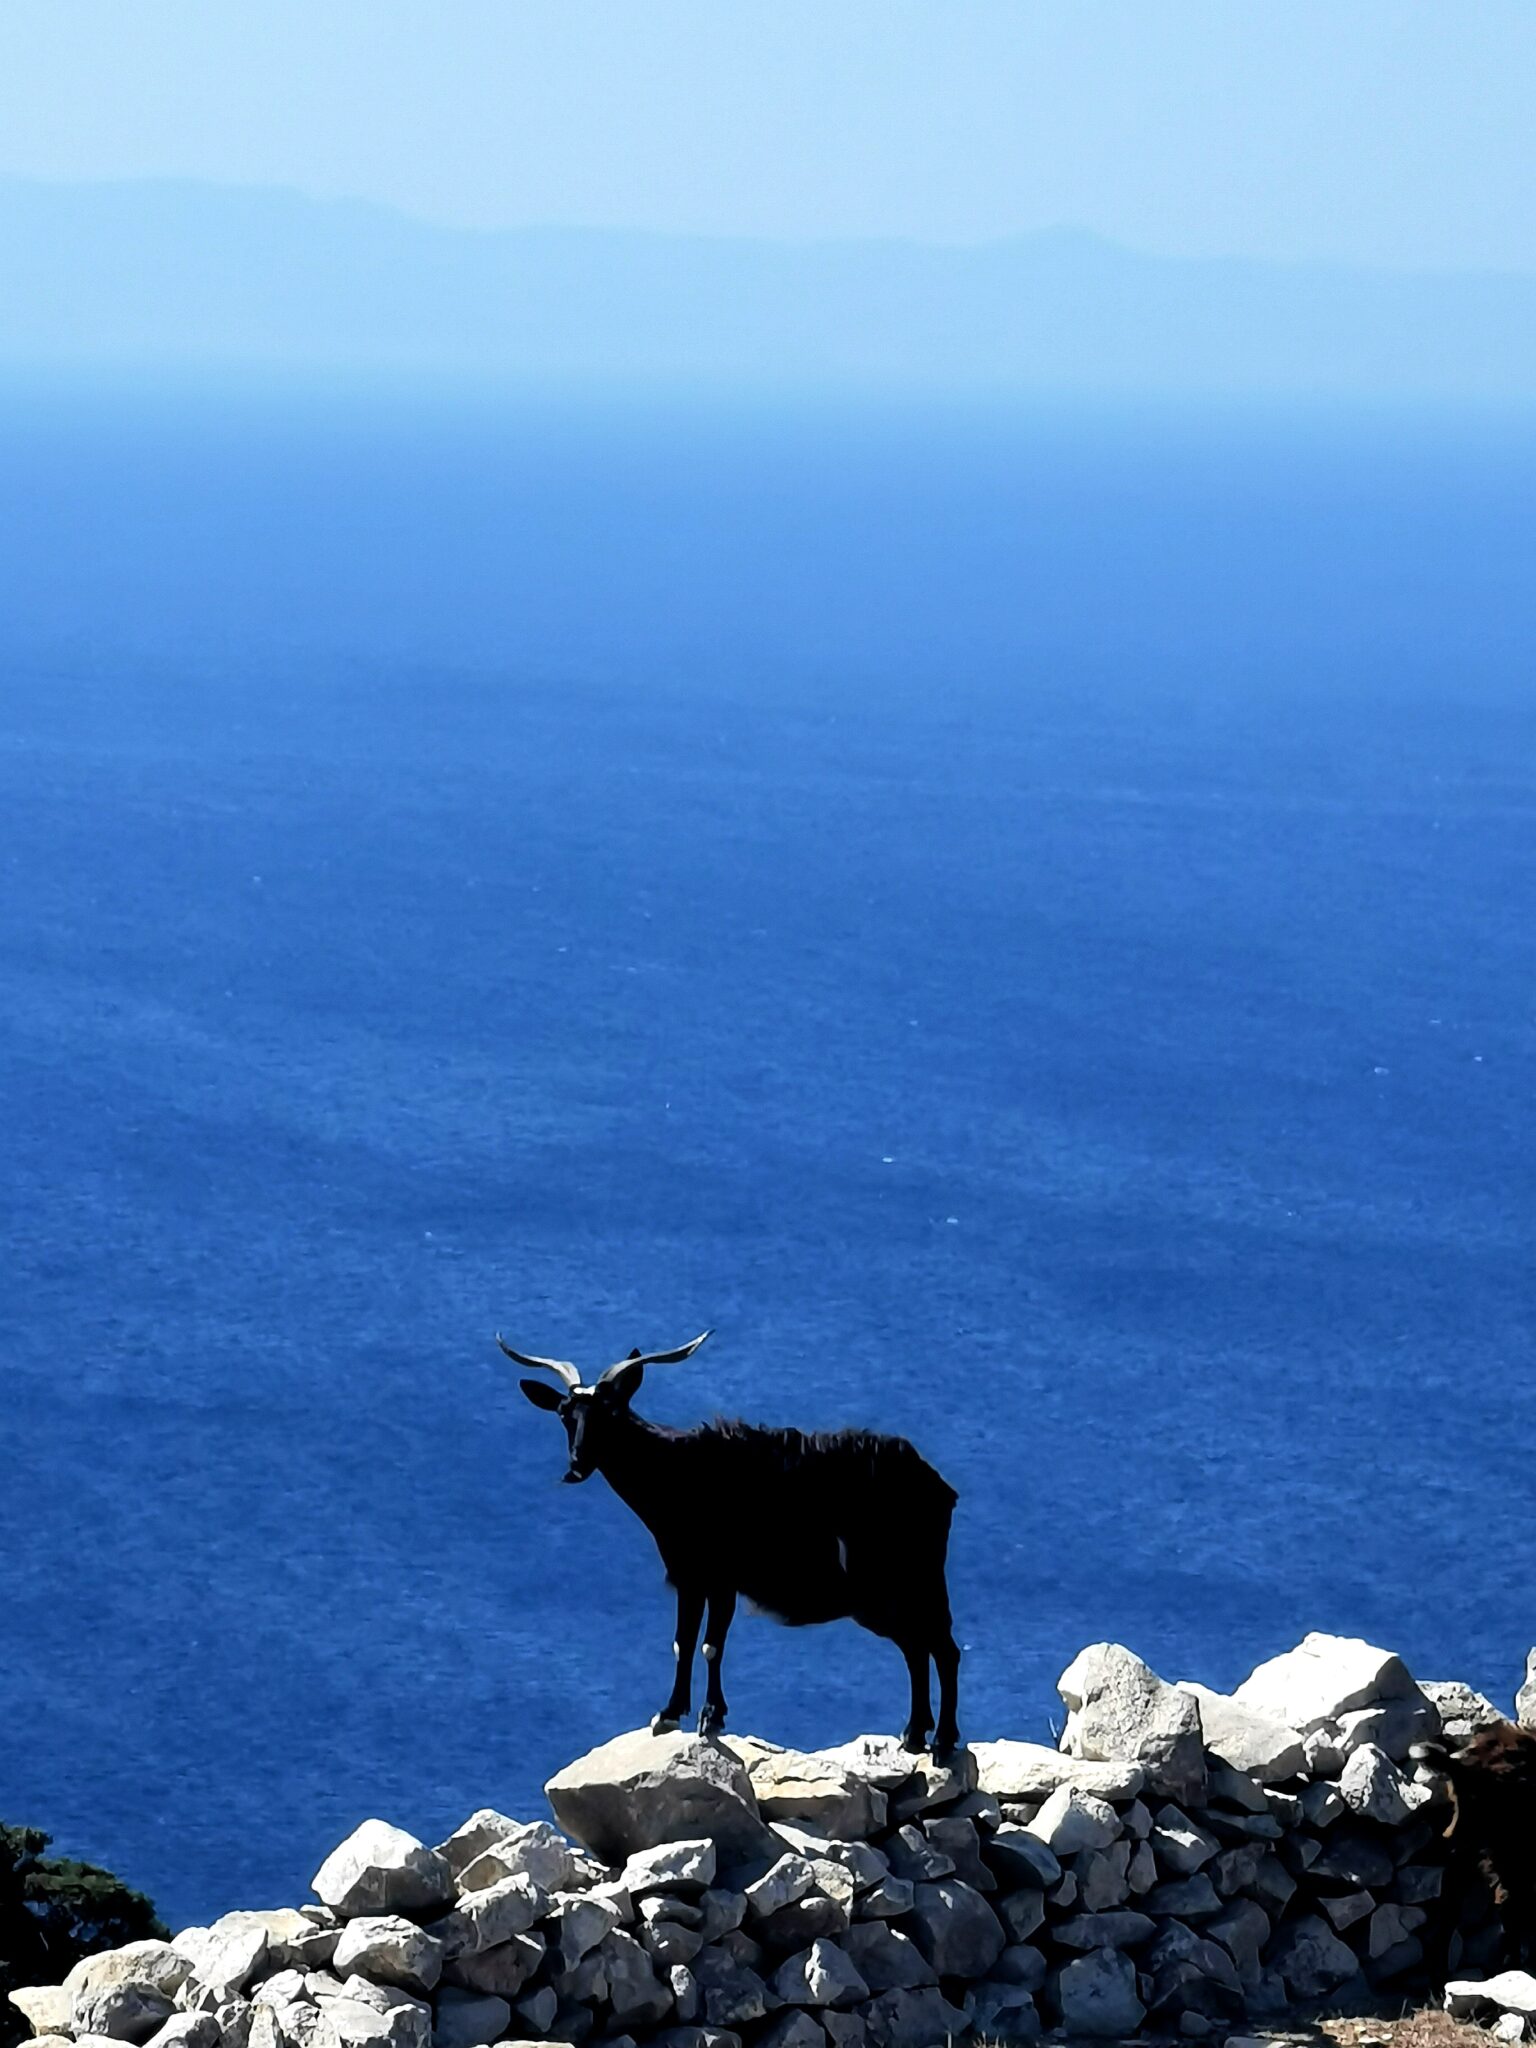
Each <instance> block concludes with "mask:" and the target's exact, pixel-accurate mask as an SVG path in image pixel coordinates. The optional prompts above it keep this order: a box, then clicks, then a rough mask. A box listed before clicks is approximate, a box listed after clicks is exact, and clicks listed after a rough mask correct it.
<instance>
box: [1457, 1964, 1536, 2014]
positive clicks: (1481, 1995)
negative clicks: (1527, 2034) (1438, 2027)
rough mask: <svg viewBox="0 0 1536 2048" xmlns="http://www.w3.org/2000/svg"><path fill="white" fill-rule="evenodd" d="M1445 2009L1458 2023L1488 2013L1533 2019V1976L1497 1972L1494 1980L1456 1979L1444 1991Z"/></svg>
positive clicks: (1535, 2000)
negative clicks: (1501, 2013) (1508, 2013)
mask: <svg viewBox="0 0 1536 2048" xmlns="http://www.w3.org/2000/svg"><path fill="white" fill-rule="evenodd" d="M1445 2009H1446V2011H1447V2012H1448V2013H1449V2014H1450V2015H1451V2017H1452V2019H1458V2020H1465V2019H1474V2018H1476V2016H1477V2015H1478V2014H1479V2013H1480V2012H1487V2011H1490V2010H1491V2011H1494V2012H1517V2013H1520V2014H1521V2015H1522V2016H1523V2017H1524V2018H1525V2019H1528V2020H1530V2019H1536V1976H1532V1975H1531V1973H1530V1971H1529V1970H1501V1971H1500V1972H1499V1974H1498V1975H1497V1976H1496V1977H1487V1978H1483V1979H1481V1980H1476V1979H1471V1978H1460V1979H1457V1980H1456V1981H1454V1982H1452V1983H1450V1984H1447V1985H1446V1987H1445Z"/></svg>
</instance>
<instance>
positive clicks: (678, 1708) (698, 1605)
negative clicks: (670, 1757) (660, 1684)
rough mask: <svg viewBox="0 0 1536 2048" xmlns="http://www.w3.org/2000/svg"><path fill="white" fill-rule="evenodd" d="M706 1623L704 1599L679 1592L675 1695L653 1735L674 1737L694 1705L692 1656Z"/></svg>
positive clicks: (653, 1726)
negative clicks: (700, 1631) (701, 1623)
mask: <svg viewBox="0 0 1536 2048" xmlns="http://www.w3.org/2000/svg"><path fill="white" fill-rule="evenodd" d="M703 1619H704V1595H703V1594H702V1593H699V1592H696V1591H695V1590H694V1588H693V1587H692V1586H679V1587H678V1589H677V1640H676V1641H675V1642H674V1643H673V1645H672V1655H673V1657H674V1658H675V1659H676V1660H677V1669H676V1671H675V1672H674V1673H673V1676H672V1694H671V1697H670V1698H669V1699H668V1701H667V1704H666V1705H665V1706H664V1707H663V1708H662V1710H661V1712H660V1713H659V1714H658V1715H657V1716H656V1718H655V1719H654V1720H653V1721H652V1723H651V1733H652V1734H653V1735H675V1734H676V1733H677V1730H678V1728H679V1726H680V1725H681V1723H682V1718H683V1716H684V1714H686V1713H687V1711H688V1709H689V1707H690V1706H691V1705H692V1704H693V1653H694V1649H695V1647H696V1646H697V1644H698V1640H699V1623H700V1622H701V1621H702V1620H703Z"/></svg>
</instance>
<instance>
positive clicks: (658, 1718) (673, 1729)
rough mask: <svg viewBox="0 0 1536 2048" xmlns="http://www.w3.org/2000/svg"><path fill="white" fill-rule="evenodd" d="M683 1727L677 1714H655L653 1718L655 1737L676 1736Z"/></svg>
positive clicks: (652, 1727) (652, 1729)
mask: <svg viewBox="0 0 1536 2048" xmlns="http://www.w3.org/2000/svg"><path fill="white" fill-rule="evenodd" d="M682 1725H683V1724H682V1722H681V1720H680V1719H679V1718H678V1716H677V1715H676V1714H654V1715H653V1716H652V1717H651V1733H652V1734H653V1735H675V1734H676V1733H677V1731H678V1729H679V1728H681V1726H682Z"/></svg>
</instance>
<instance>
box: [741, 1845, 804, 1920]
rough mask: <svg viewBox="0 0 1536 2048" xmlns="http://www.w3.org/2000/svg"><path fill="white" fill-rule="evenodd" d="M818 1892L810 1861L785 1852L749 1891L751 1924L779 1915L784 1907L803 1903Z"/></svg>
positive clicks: (748, 1900)
mask: <svg viewBox="0 0 1536 2048" xmlns="http://www.w3.org/2000/svg"><path fill="white" fill-rule="evenodd" d="M815 1888H816V1873H815V1871H814V1870H813V1869H812V1868H811V1864H810V1860H809V1858H808V1857H805V1856H797V1855H795V1854H794V1853H793V1852H792V1851H788V1852H786V1853H785V1854H784V1855H782V1856H780V1857H779V1858H778V1860H777V1861H776V1862H775V1863H774V1864H773V1865H772V1866H771V1867H770V1868H769V1869H768V1870H767V1872H765V1874H764V1875H763V1876H762V1877H760V1878H759V1879H758V1880H757V1882H756V1883H755V1884H749V1885H748V1886H747V1890H746V1900H747V1918H748V1920H761V1919H764V1918H766V1916H767V1915H768V1914H770V1913H777V1912H778V1910H779V1908H780V1907H781V1906H788V1905H791V1904H793V1902H794V1901H795V1900H796V1899H803V1898H804V1897H805V1895H806V1893H807V1892H809V1891H814V1890H815Z"/></svg>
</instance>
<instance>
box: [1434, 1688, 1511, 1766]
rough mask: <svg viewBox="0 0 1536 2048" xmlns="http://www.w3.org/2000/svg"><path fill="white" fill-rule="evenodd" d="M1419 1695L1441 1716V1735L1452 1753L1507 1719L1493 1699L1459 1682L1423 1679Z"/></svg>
mask: <svg viewBox="0 0 1536 2048" xmlns="http://www.w3.org/2000/svg"><path fill="white" fill-rule="evenodd" d="M1419 1691H1420V1692H1421V1693H1423V1695H1424V1697H1425V1699H1427V1700H1428V1701H1429V1703H1430V1705H1431V1706H1432V1707H1433V1708H1434V1710H1435V1712H1436V1713H1437V1714H1438V1715H1439V1716H1440V1728H1441V1733H1442V1734H1443V1736H1444V1738H1445V1741H1446V1744H1447V1746H1448V1747H1449V1748H1451V1749H1460V1748H1461V1747H1462V1746H1463V1745H1464V1744H1465V1743H1468V1742H1470V1741H1471V1740H1472V1737H1473V1736H1474V1735H1476V1734H1477V1733H1478V1732H1479V1731H1480V1730H1481V1729H1484V1728H1492V1727H1494V1726H1496V1724H1497V1723H1498V1722H1500V1721H1503V1720H1505V1719H1507V1716H1506V1715H1504V1714H1501V1713H1500V1712H1499V1709H1498V1708H1497V1707H1496V1706H1495V1705H1494V1704H1493V1701H1492V1700H1491V1699H1489V1698H1487V1696H1486V1695H1485V1694H1483V1693H1480V1692H1474V1691H1473V1690H1472V1688H1471V1686H1470V1685H1464V1684H1463V1683H1462V1682H1461V1680H1460V1679H1459V1678H1421V1679H1420V1680H1419Z"/></svg>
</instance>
